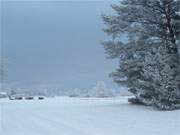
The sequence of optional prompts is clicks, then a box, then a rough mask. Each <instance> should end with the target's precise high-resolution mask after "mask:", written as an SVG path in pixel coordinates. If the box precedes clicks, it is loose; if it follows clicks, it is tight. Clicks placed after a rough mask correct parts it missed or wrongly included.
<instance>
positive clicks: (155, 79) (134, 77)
mask: <svg viewBox="0 0 180 135" xmlns="http://www.w3.org/2000/svg"><path fill="white" fill-rule="evenodd" d="M179 6H180V1H178V0H122V1H121V2H120V3H119V4H116V5H112V8H113V9H114V11H115V12H116V14H115V15H103V16H102V17H103V20H104V23H105V25H106V28H104V29H103V30H104V32H106V33H107V34H108V35H110V36H111V37H112V40H110V41H105V42H103V45H104V47H105V50H106V53H107V54H108V58H111V59H114V58H117V59H118V60H119V67H118V68H117V69H116V71H115V72H113V73H111V75H110V76H111V77H113V79H114V81H115V82H116V83H118V84H119V85H125V86H127V87H128V88H129V91H130V92H131V93H133V94H134V95H135V98H133V99H129V101H130V102H135V103H142V104H145V105H153V106H156V107H158V108H159V109H162V110H172V109H176V108H178V107H177V105H178V104H179V100H180V61H179V60H180V59H179V52H178V48H179V44H180V41H179V39H180V38H179V37H180V8H179ZM124 35H125V36H126V37H127V41H126V42H123V41H122V38H121V37H122V36H124Z"/></svg>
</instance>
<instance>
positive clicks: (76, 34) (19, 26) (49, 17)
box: [1, 0, 118, 89]
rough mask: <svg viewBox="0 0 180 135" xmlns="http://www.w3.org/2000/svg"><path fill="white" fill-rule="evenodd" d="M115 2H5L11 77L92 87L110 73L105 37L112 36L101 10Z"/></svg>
mask: <svg viewBox="0 0 180 135" xmlns="http://www.w3.org/2000/svg"><path fill="white" fill-rule="evenodd" d="M112 3H115V1H106V0H104V1H103V0H102V1H78V0H74V1H61V0H59V1H2V3H1V4H2V5H1V7H2V48H3V55H4V56H5V57H6V58H7V59H8V66H7V67H8V68H7V69H8V70H7V71H8V72H7V77H6V80H5V82H6V83H9V84H14V85H17V86H19V87H32V86H38V85H48V86H56V87H59V88H62V89H73V88H76V87H77V88H81V89H83V88H91V87H92V86H94V85H95V84H96V83H97V82H98V81H104V82H105V83H106V84H107V85H108V87H110V88H118V87H117V86H116V84H115V83H113V81H112V79H111V78H109V73H110V72H112V71H113V70H114V69H115V68H116V65H117V63H116V62H112V61H111V60H107V59H106V58H105V57H106V56H105V54H104V48H103V46H102V45H101V41H103V40H105V39H106V38H107V35H105V34H104V33H103V32H102V28H103V27H104V24H103V21H102V19H101V14H102V13H106V14H111V13H112V9H111V8H110V5H111V4H112Z"/></svg>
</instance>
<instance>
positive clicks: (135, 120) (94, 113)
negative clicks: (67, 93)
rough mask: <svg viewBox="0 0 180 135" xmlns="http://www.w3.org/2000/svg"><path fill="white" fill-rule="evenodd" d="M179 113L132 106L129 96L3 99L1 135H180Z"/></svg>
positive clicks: (0, 118)
mask: <svg viewBox="0 0 180 135" xmlns="http://www.w3.org/2000/svg"><path fill="white" fill-rule="evenodd" d="M179 127H180V110H176V111H158V110H155V109H153V108H151V107H144V106H137V105H131V104H129V103H128V102H127V97H116V98H68V97H55V98H47V99H45V100H42V101H38V100H33V101H25V100H22V101H10V100H8V99H0V135H179V134H180V128H179Z"/></svg>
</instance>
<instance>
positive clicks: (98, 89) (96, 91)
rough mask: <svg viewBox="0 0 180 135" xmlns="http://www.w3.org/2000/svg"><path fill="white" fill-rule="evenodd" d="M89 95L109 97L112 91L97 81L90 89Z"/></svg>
mask: <svg viewBox="0 0 180 135" xmlns="http://www.w3.org/2000/svg"><path fill="white" fill-rule="evenodd" d="M90 95H91V96H94V97H111V96H113V94H112V92H111V91H110V90H109V89H107V87H106V85H105V83H104V82H98V83H97V84H96V86H95V87H94V88H93V89H92V90H91V91H90Z"/></svg>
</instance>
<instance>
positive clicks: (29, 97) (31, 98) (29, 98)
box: [25, 96, 34, 100]
mask: <svg viewBox="0 0 180 135" xmlns="http://www.w3.org/2000/svg"><path fill="white" fill-rule="evenodd" d="M25 99H26V100H33V99H34V97H32V96H28V97H25Z"/></svg>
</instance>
